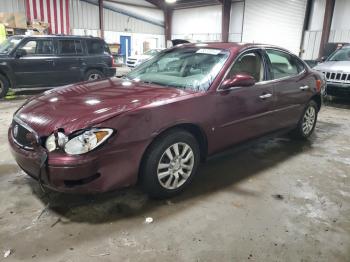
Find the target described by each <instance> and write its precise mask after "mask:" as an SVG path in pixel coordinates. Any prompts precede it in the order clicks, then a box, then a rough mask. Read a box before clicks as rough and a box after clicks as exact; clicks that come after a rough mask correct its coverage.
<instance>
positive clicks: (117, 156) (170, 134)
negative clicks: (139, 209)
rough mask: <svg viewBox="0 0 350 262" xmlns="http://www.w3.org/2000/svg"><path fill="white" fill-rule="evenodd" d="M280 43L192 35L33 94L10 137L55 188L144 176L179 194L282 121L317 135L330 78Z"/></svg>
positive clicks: (19, 155) (122, 183)
mask: <svg viewBox="0 0 350 262" xmlns="http://www.w3.org/2000/svg"><path fill="white" fill-rule="evenodd" d="M323 79H324V78H323V77H322V76H321V75H320V73H318V72H316V71H314V70H312V69H310V68H309V67H308V66H307V65H306V64H305V63H304V62H303V61H302V60H300V59H299V58H298V57H297V56H295V55H293V54H292V53H290V52H288V51H287V50H284V49H282V48H278V47H275V46H268V45H258V44H237V43H208V44H184V45H180V46H176V47H174V48H171V49H167V50H164V51H163V52H161V53H159V54H158V55H156V56H155V57H153V58H152V59H151V60H149V61H147V62H145V63H143V64H142V65H141V66H139V67H137V68H136V69H134V70H133V71H131V72H130V73H129V74H128V75H127V76H126V77H125V78H124V79H118V78H110V79H105V80H98V81H93V82H82V83H78V84H73V85H67V86H63V87H60V88H57V89H53V90H50V91H47V92H45V93H43V94H41V95H38V96H36V97H34V98H32V99H29V100H28V101H27V102H26V103H25V104H24V105H23V106H22V107H21V108H19V109H18V110H17V112H16V113H15V114H14V117H13V122H12V124H11V126H10V128H9V131H8V140H9V143H10V145H11V149H12V153H13V155H14V157H15V159H16V161H17V163H18V165H19V166H20V167H21V168H22V169H23V170H24V171H25V172H26V173H27V174H28V175H30V176H32V177H33V178H34V179H36V180H38V181H39V183H40V184H41V185H42V186H43V187H44V188H45V187H47V188H51V189H54V190H57V191H62V192H80V193H94V192H104V191H110V190H115V189H118V188H122V187H126V186H130V185H133V184H135V183H136V182H139V183H140V185H141V186H142V188H143V189H144V190H145V191H146V192H147V193H148V194H149V195H151V196H153V197H158V198H163V197H171V196H173V195H175V194H178V193H179V192H181V191H183V190H184V189H185V188H186V187H187V186H188V185H189V184H190V182H191V181H192V180H193V178H194V176H195V175H196V173H197V169H198V166H199V164H200V162H201V161H204V160H205V159H206V158H207V156H209V155H212V154H214V153H216V152H219V151H221V150H224V149H225V148H228V147H230V146H232V145H235V144H237V143H240V142H243V141H246V140H251V139H254V138H257V137H260V136H264V135H266V134H270V133H274V132H276V131H286V132H287V131H288V132H291V133H292V134H293V135H294V136H295V137H299V138H307V137H309V136H310V135H311V134H312V132H313V130H314V128H315V124H316V120H317V114H318V112H319V110H320V107H321V96H320V90H321V89H322V88H324V85H325V81H324V80H323Z"/></svg>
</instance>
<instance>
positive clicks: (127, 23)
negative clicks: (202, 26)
mask: <svg viewBox="0 0 350 262" xmlns="http://www.w3.org/2000/svg"><path fill="white" fill-rule="evenodd" d="M0 1H1V0H0ZM70 17H71V27H72V28H74V29H89V30H90V29H92V30H97V29H99V27H100V22H99V9H98V6H97V5H94V4H91V3H87V2H84V1H79V0H70ZM104 27H105V30H106V31H118V32H124V31H126V32H132V33H148V34H164V27H163V26H161V25H155V24H151V23H148V22H145V21H142V20H139V19H137V18H134V17H130V16H127V15H124V14H121V13H118V12H115V11H112V10H109V9H106V8H104Z"/></svg>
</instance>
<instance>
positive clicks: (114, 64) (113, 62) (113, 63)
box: [110, 55, 117, 67]
mask: <svg viewBox="0 0 350 262" xmlns="http://www.w3.org/2000/svg"><path fill="white" fill-rule="evenodd" d="M110 58H111V59H112V67H116V66H117V64H116V63H115V61H114V57H113V56H112V55H110Z"/></svg>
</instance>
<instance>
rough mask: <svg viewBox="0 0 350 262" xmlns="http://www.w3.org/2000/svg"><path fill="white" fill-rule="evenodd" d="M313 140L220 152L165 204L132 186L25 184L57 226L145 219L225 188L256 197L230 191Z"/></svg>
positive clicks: (249, 145) (285, 140) (274, 141)
mask: <svg viewBox="0 0 350 262" xmlns="http://www.w3.org/2000/svg"><path fill="white" fill-rule="evenodd" d="M322 125H324V124H322ZM331 128H332V127H331ZM315 139H317V137H313V138H312V139H310V140H307V141H295V140H291V139H289V138H288V137H286V136H283V137H276V138H270V139H268V140H266V141H265V140H264V141H260V142H254V143H247V144H245V145H244V146H236V147H234V148H231V149H229V150H226V151H225V152H223V153H220V154H217V155H215V156H214V157H212V158H210V159H209V160H208V161H207V162H206V163H204V164H202V165H201V166H200V169H199V172H198V174H197V176H196V177H195V179H194V181H193V183H192V184H191V185H190V186H189V187H188V188H187V189H186V191H185V192H183V193H182V194H180V195H179V196H176V197H174V198H172V199H171V200H153V199H149V198H148V197H147V195H146V194H144V193H142V191H141V190H140V189H139V188H138V187H137V186H135V187H131V188H127V189H122V190H119V191H115V192H110V193H104V194H98V195H72V194H63V193H57V192H53V191H48V192H46V193H43V192H42V190H41V189H40V187H39V186H38V183H37V182H36V181H34V180H30V182H29V185H30V186H31V188H32V190H33V193H34V194H35V195H36V196H37V197H38V198H39V199H40V200H41V201H42V202H43V204H44V205H45V206H48V208H49V209H50V211H52V212H54V213H56V214H57V215H58V216H59V217H61V218H62V223H70V222H78V223H79V222H84V223H92V224H99V223H106V222H113V221H116V220H118V219H123V218H128V217H135V216H141V217H142V216H146V214H149V213H150V212H152V211H154V210H158V209H160V208H161V207H162V206H164V205H176V204H181V205H182V206H191V204H194V203H195V201H198V199H200V201H203V200H204V199H205V198H207V197H210V195H211V194H213V193H215V192H217V191H223V190H228V191H230V192H232V193H235V194H241V195H244V196H247V197H259V196H260V194H262V192H259V191H253V190H247V189H242V188H239V187H236V184H237V183H239V182H240V181H242V180H245V179H249V178H250V177H253V176H255V175H258V174H259V173H261V172H262V171H264V170H267V169H270V168H272V167H273V166H274V165H277V164H280V163H281V162H283V161H286V160H288V159H289V158H290V157H293V156H294V155H297V154H299V153H301V152H306V151H308V150H309V149H310V148H311V147H312V144H313V143H314V140H315ZM271 172H273V171H271ZM184 203H186V204H184ZM173 212H176V210H175V209H172V208H168V209H166V210H162V217H164V216H169V215H171V214H172V213H173Z"/></svg>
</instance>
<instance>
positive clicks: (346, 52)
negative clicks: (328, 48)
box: [314, 45, 350, 97]
mask: <svg viewBox="0 0 350 262" xmlns="http://www.w3.org/2000/svg"><path fill="white" fill-rule="evenodd" d="M314 69H315V70H317V71H319V72H321V73H323V74H324V76H325V77H326V79H327V90H326V92H327V95H331V96H347V97H349V96H350V45H345V46H343V47H342V48H340V49H338V50H336V51H335V52H334V53H333V54H331V55H330V56H329V57H328V58H327V59H326V60H325V61H324V62H323V63H320V64H318V65H317V66H315V67H314Z"/></svg>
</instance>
